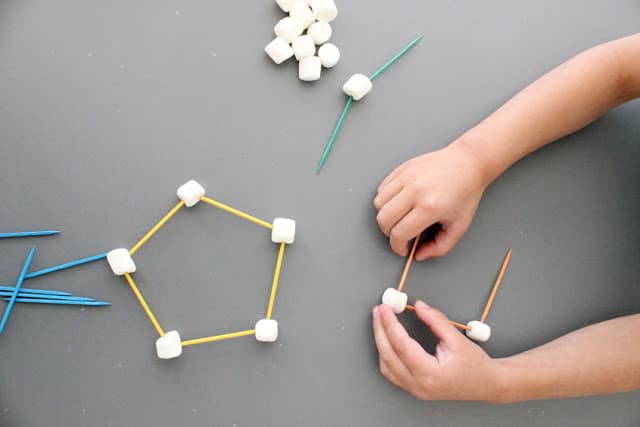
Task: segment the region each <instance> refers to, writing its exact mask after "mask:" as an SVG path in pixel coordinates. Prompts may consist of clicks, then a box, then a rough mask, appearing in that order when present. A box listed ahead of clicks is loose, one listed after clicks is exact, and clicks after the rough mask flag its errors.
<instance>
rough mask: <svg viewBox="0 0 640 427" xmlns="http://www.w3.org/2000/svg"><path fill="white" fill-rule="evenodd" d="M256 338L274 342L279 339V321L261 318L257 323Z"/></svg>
mask: <svg viewBox="0 0 640 427" xmlns="http://www.w3.org/2000/svg"><path fill="white" fill-rule="evenodd" d="M255 329H256V340H258V341H262V342H274V341H275V340H277V339H278V321H276V320H273V319H261V320H258V323H256V327H255Z"/></svg>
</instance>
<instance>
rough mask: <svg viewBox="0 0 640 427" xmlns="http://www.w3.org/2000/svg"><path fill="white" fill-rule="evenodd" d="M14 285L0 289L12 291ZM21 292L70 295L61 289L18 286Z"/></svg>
mask: <svg viewBox="0 0 640 427" xmlns="http://www.w3.org/2000/svg"><path fill="white" fill-rule="evenodd" d="M14 289H15V286H0V291H8V292H13V290H14ZM20 293H21V294H34V295H46V296H49V295H60V296H71V295H72V294H70V293H69V292H63V291H49V290H47V289H31V288H20Z"/></svg>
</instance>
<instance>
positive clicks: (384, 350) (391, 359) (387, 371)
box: [373, 306, 411, 387]
mask: <svg viewBox="0 0 640 427" xmlns="http://www.w3.org/2000/svg"><path fill="white" fill-rule="evenodd" d="M381 308H382V307H381V306H377V307H374V309H373V335H374V338H375V342H376V347H377V348H378V353H379V359H380V372H382V374H383V375H384V376H385V377H387V378H388V379H389V380H390V381H391V382H392V383H394V384H395V385H397V386H400V387H402V386H407V385H408V384H410V382H411V373H410V372H409V370H408V369H407V368H406V367H405V366H404V365H403V364H402V362H401V361H400V359H399V358H398V356H397V355H396V353H395V351H394V350H393V347H391V344H390V343H389V340H388V339H387V335H386V333H385V331H384V328H383V327H382V323H381V318H380V311H381V310H380V309H381Z"/></svg>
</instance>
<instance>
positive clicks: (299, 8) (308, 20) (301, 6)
mask: <svg viewBox="0 0 640 427" xmlns="http://www.w3.org/2000/svg"><path fill="white" fill-rule="evenodd" d="M289 16H291V17H292V18H295V19H297V20H298V21H300V22H301V23H302V26H303V27H304V28H308V27H309V25H311V24H313V23H314V22H315V17H314V16H313V12H312V11H311V9H309V5H307V2H306V1H305V0H297V1H296V2H295V3H294V4H293V5H292V6H291V10H289Z"/></svg>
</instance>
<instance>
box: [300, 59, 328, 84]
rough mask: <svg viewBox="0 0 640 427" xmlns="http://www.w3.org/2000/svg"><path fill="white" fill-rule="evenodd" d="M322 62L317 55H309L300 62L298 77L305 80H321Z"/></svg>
mask: <svg viewBox="0 0 640 427" xmlns="http://www.w3.org/2000/svg"><path fill="white" fill-rule="evenodd" d="M320 74H322V64H321V63H320V58H318V57H317V56H307V57H306V58H302V59H301V60H300V62H299V63H298V78H299V79H300V80H302V81H305V82H313V81H316V80H320Z"/></svg>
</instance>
